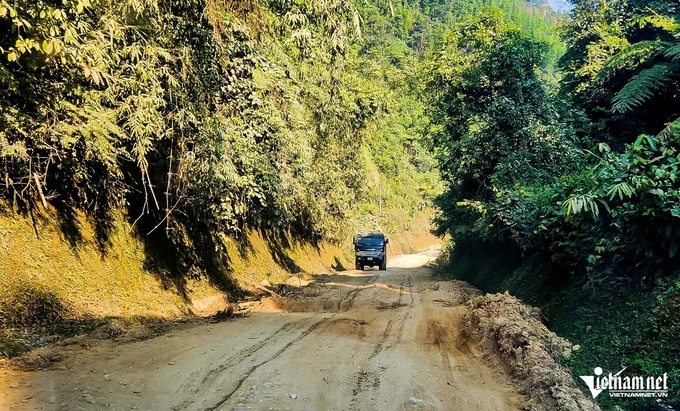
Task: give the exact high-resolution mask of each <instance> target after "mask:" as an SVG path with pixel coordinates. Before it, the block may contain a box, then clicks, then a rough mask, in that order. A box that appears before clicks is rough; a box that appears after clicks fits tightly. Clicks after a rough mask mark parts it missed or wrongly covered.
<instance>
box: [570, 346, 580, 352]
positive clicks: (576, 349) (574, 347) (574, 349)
mask: <svg viewBox="0 0 680 411" xmlns="http://www.w3.org/2000/svg"><path fill="white" fill-rule="evenodd" d="M580 349H581V346H580V345H578V344H574V345H573V346H572V347H571V350H572V351H578V350H580Z"/></svg>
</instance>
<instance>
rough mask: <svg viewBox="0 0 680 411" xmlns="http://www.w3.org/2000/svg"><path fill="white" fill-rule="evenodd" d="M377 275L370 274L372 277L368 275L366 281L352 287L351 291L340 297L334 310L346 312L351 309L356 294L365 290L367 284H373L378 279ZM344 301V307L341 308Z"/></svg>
mask: <svg viewBox="0 0 680 411" xmlns="http://www.w3.org/2000/svg"><path fill="white" fill-rule="evenodd" d="M378 277H379V276H378V275H374V276H372V277H369V278H368V280H366V282H364V283H363V284H362V285H360V286H357V287H356V288H355V289H353V290H352V291H350V292H349V293H347V294H346V295H345V297H344V298H342V299H341V300H340V301H339V302H338V308H337V309H336V312H346V311H349V310H351V309H352V305H353V304H354V299H355V298H357V295H358V294H359V293H360V292H361V291H363V290H365V289H366V288H368V286H370V285H372V284H374V283H375V282H376V280H377V279H378ZM345 303H346V307H345V308H344V309H343V304H345Z"/></svg>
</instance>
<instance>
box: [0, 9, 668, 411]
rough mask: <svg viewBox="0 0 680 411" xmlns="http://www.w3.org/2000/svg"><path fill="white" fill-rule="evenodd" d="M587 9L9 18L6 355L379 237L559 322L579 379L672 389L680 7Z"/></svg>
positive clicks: (5, 31)
mask: <svg viewBox="0 0 680 411" xmlns="http://www.w3.org/2000/svg"><path fill="white" fill-rule="evenodd" d="M568 6H569V7H566V8H568V9H569V13H568V14H567V13H563V11H564V9H565V3H564V2H555V1H543V0H540V1H525V0H418V1H416V0H361V1H359V0H356V1H352V0H309V1H307V0H244V1H236V0H124V1H112V0H96V1H95V0H66V1H63V2H49V1H45V2H43V1H40V2H35V1H30V0H16V1H10V0H0V87H1V88H2V91H3V93H2V94H1V95H0V172H1V173H2V175H1V176H0V213H2V214H1V215H0V248H3V249H4V250H5V251H6V253H5V254H6V256H4V257H0V275H1V277H0V355H1V356H4V357H7V356H16V355H19V354H21V353H22V352H24V351H25V350H27V349H29V348H31V347H35V346H41V345H44V344H46V343H49V342H50V341H52V340H54V339H57V338H60V337H59V336H64V335H71V334H77V333H80V332H84V331H88V332H93V331H94V332H100V333H109V334H112V335H113V334H117V333H121V332H124V331H123V329H124V328H126V327H127V328H130V327H132V328H134V327H136V326H137V325H140V324H141V325H146V324H152V325H151V327H154V326H155V325H154V324H155V322H156V321H160V322H163V321H169V320H173V321H174V320H176V319H178V318H184V317H186V316H196V315H201V314H202V313H208V312H214V311H215V310H220V309H225V308H227V307H228V305H229V304H233V303H234V302H236V301H238V300H243V299H258V298H261V297H262V295H265V294H266V295H270V294H271V293H275V291H273V290H272V289H269V288H267V287H269V286H272V284H274V288H276V287H279V286H280V287H284V288H285V287H287V286H286V285H285V284H286V283H287V282H288V281H290V280H291V278H292V279H297V280H298V282H299V284H298V286H302V282H301V281H300V279H301V277H303V276H306V275H307V276H312V275H314V274H316V275H319V274H322V273H327V272H332V273H336V274H337V272H340V271H342V270H345V269H346V268H351V267H352V266H353V264H352V263H353V261H352V260H353V258H354V256H353V253H352V246H351V239H352V236H353V235H354V234H355V233H356V232H357V231H359V230H381V231H383V232H385V233H386V235H387V236H388V237H389V238H390V240H391V242H390V249H389V250H390V253H392V254H398V253H401V252H411V251H415V250H418V248H420V247H425V246H429V245H431V244H434V243H435V242H437V241H444V242H445V243H446V245H445V247H444V252H443V254H442V256H441V257H440V258H439V262H440V264H441V266H442V268H443V270H444V271H448V273H449V274H450V275H451V276H455V277H457V278H462V279H464V280H466V281H469V282H470V283H472V284H473V285H475V286H477V287H479V288H480V289H482V291H484V292H491V293H496V292H499V293H502V292H505V291H507V292H509V293H510V294H512V295H514V296H517V297H519V298H521V299H522V300H524V301H525V302H526V303H529V304H532V305H534V306H536V307H538V308H539V309H540V310H541V314H540V315H538V314H537V311H532V309H526V310H525V309H519V311H521V312H523V313H524V314H526V315H527V316H530V317H532V316H533V317H536V318H538V317H540V318H543V319H544V320H545V322H546V323H547V324H548V326H549V327H550V328H551V329H552V330H554V331H556V332H558V333H559V334H560V335H562V336H563V337H567V338H569V339H570V340H571V341H572V342H574V343H576V346H577V347H579V348H580V349H578V348H577V349H575V350H573V351H568V352H566V351H565V352H557V351H555V352H551V353H549V356H550V361H553V362H554V361H561V362H562V365H564V366H567V367H569V368H570V369H571V371H572V375H574V376H579V375H585V376H589V375H591V374H592V373H593V372H594V370H595V367H601V368H602V369H604V370H607V371H608V372H609V371H611V372H617V371H619V370H620V369H621V368H623V367H625V369H626V370H627V371H626V372H625V374H623V375H624V376H629V377H630V376H636V375H645V376H647V375H652V376H655V375H664V376H667V377H669V378H670V379H671V380H677V379H678V378H680V363H679V362H678V361H679V360H678V359H679V358H680V355H678V354H679V353H680V351H679V349H680V348H679V347H678V341H680V338H678V335H679V332H680V324H679V323H678V321H677V314H678V312H679V311H678V310H679V307H680V271H678V266H679V264H678V262H679V259H680V254H679V253H678V247H679V244H680V241H679V240H678V238H680V225H679V224H678V218H680V187H679V186H678V185H679V184H680V183H679V181H680V180H679V179H678V178H677V175H678V173H679V170H678V167H679V166H678V164H680V163H679V161H680V145H679V143H678V142H679V141H680V131H679V128H678V127H679V126H678V121H680V111H679V109H678V107H680V104H678V103H679V101H678V100H679V99H680V97H679V96H678V93H677V90H678V87H679V86H680V65H679V64H680V44H679V43H678V42H679V40H678V39H679V38H680V28H679V27H680V6H679V5H678V2H677V0H654V1H651V2H650V1H643V0H611V1H607V2H600V1H594V0H573V1H570V2H569V5H568ZM432 233H434V234H436V235H438V236H439V237H440V238H441V239H442V240H437V239H435V238H434V236H433V234H432ZM404 268H409V267H404ZM425 272H429V271H427V270H425V271H423V273H425ZM428 275H429V274H428ZM378 277H379V276H376V277H375V278H378ZM310 278H312V277H310ZM313 278H317V277H313ZM319 278H325V277H319ZM371 278H372V277H371ZM403 278H404V279H408V278H409V277H408V275H404V277H403ZM404 281H406V280H404ZM386 283H389V284H391V283H390V282H389V281H386ZM426 283H428V282H427V281H426V280H424V279H423V284H426ZM262 284H265V285H262ZM428 284H429V283H428ZM364 285H366V286H367V287H368V286H370V284H364ZM392 285H394V284H391V285H390V287H391V286H392ZM351 286H357V284H351ZM428 286H429V285H428ZM263 287H264V290H263ZM361 287H363V286H361ZM404 287H405V285H404V284H401V290H400V291H398V293H399V295H400V296H401V295H402V293H403V289H404ZM437 287H439V285H437ZM388 288H389V287H388ZM312 289H313V286H312ZM360 289H361V290H363V289H364V288H357V290H360ZM392 291H394V292H397V291H396V288H395V289H394V290H392ZM419 291H423V290H419ZM435 291H436V290H435ZM358 292H359V291H356V293H358ZM262 293H264V294H262ZM356 293H355V294H353V295H354V296H356ZM350 294H351V293H350ZM350 294H348V295H350ZM342 298H345V297H342ZM352 298H353V297H352ZM488 298H492V299H494V298H497V297H493V296H492V297H488ZM498 298H501V299H503V300H504V301H505V297H498ZM508 300H511V299H510V298H508ZM343 301H344V300H343ZM400 301H401V300H400ZM512 301H513V304H514V302H515V301H516V300H514V299H512ZM517 303H518V304H519V302H517ZM341 304H342V303H340V305H341ZM480 304H481V303H480ZM492 305H493V304H491V305H490V306H489V307H491V306H492ZM489 307H486V308H485V309H482V311H484V310H486V309H488V310H490V309H492V308H493V307H491V308H489ZM340 308H341V307H340V306H338V311H339V310H340ZM350 308H351V307H350ZM374 308H375V307H374ZM396 308H398V307H396ZM449 308H451V307H449ZM375 309H380V308H375ZM602 312H607V313H609V314H607V315H602ZM225 313H226V311H225ZM373 314H375V313H372V315H373ZM459 314H460V313H459ZM477 314H479V315H480V318H486V317H485V315H483V313H477ZM487 314H488V315H486V316H487V317H488V316H491V314H489V313H488V312H487ZM533 317H532V318H533ZM461 318H462V317H461ZM536 318H534V319H536ZM352 321H354V320H352ZM405 321H406V320H404V322H405ZM488 322H489V324H488V325H489V327H491V326H497V325H499V324H495V323H494V321H488ZM357 324H360V323H358V322H357ZM360 325H361V324H360ZM413 326H414V327H419V326H422V324H419V323H414V324H413ZM455 326H456V327H457V325H455ZM386 327H391V325H389V323H388V325H386ZM501 328H502V327H501ZM313 330H314V329H313V328H312V329H310V331H309V332H312V331H313ZM388 331H390V330H388V329H387V328H386V331H385V335H386V336H387V335H389V332H388ZM430 331H432V330H430ZM519 334H520V335H521V333H519ZM305 335H307V334H305ZM376 335H377V334H376ZM603 336H605V337H603ZM303 337H304V336H303ZM497 337H498V335H496V336H495V337H494V338H497ZM301 338H302V337H301ZM513 338H514V337H513ZM377 344H378V345H379V346H382V345H381V344H382V343H380V339H379V338H378V342H377ZM490 347H493V345H491V346H490ZM286 348H287V346H286V347H284V350H285V349H286ZM456 349H457V348H456ZM550 350H552V349H548V351H550ZM369 351H370V350H369ZM522 353H523V354H526V355H530V354H531V353H530V352H529V353H527V352H524V351H522ZM522 353H520V354H522ZM543 354H544V353H543V352H542V351H541V353H539V356H540V355H543ZM368 355H369V357H370V353H369V354H368ZM504 355H506V357H507V355H508V354H507V353H505V354H504ZM518 355H519V354H518ZM492 357H493V355H492ZM373 358H374V357H370V359H373ZM546 358H547V357H546ZM520 362H521V361H520ZM258 367H259V366H258ZM256 368H257V367H256ZM567 374H568V373H565V374H560V375H561V376H562V377H564V378H568V375H567ZM525 377H526V375H525ZM593 378H594V377H593ZM584 381H585V380H584ZM575 382H576V383H578V384H580V385H579V387H580V388H581V389H582V390H584V392H586V393H587V391H585V390H586V386H585V385H583V384H582V381H580V380H575ZM237 389H238V387H237ZM359 391H361V390H359ZM597 401H598V403H599V404H601V405H602V406H603V407H605V409H624V410H636V409H641V410H642V409H649V407H651V406H652V405H654V406H660V407H666V406H669V407H675V406H680V403H678V398H677V397H668V398H667V399H666V397H664V399H660V401H654V399H650V398H646V399H645V398H637V399H625V398H623V399H622V398H614V397H612V396H602V397H599V398H598V400H597ZM417 404H418V403H417V402H416V405H417ZM588 404H590V403H588ZM588 406H590V405H588Z"/></svg>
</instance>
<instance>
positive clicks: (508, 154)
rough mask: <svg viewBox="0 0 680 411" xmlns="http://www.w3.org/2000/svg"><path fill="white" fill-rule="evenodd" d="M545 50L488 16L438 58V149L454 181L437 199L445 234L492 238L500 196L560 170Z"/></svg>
mask: <svg viewBox="0 0 680 411" xmlns="http://www.w3.org/2000/svg"><path fill="white" fill-rule="evenodd" d="M545 51H546V47H545V45H543V44H542V43H539V42H537V41H535V40H532V39H531V38H530V37H527V36H525V35H524V34H522V33H521V32H520V31H519V30H518V29H516V28H514V27H512V26H508V25H506V24H505V23H503V20H502V14H501V13H500V12H489V13H486V14H484V15H482V16H480V17H478V18H476V19H474V20H472V21H470V22H469V23H467V24H465V25H462V26H461V27H459V28H458V30H457V31H456V33H453V32H451V33H449V34H448V37H447V43H446V46H445V47H444V48H443V50H442V51H441V52H440V53H438V54H436V55H434V56H433V57H432V60H431V63H430V70H429V75H428V89H429V90H430V99H431V101H432V103H431V106H432V114H431V116H432V118H433V120H434V121H435V122H436V124H437V126H436V127H434V128H433V130H432V143H431V144H432V147H433V149H434V151H435V153H436V156H437V159H438V161H439V165H440V169H441V171H442V176H443V178H444V180H445V182H446V183H447V192H446V193H445V194H443V195H442V196H441V197H440V198H439V199H438V200H437V204H438V205H439V206H440V208H442V210H443V213H442V215H441V218H440V220H439V222H438V223H439V232H440V233H444V232H446V231H449V232H450V233H451V234H454V237H458V236H463V237H464V236H467V235H470V234H471V235H482V236H486V235H489V234H491V233H493V232H494V230H490V227H492V226H493V224H495V221H494V219H493V213H489V212H488V210H492V209H493V208H494V207H495V204H496V202H497V197H496V193H497V192H498V190H499V189H501V188H502V187H505V186H508V185H509V186H512V185H513V184H514V182H515V181H517V180H522V179H526V180H532V179H536V178H540V177H539V176H540V175H542V174H543V173H545V172H547V170H549V169H551V167H554V166H556V165H557V163H558V160H559V159H558V158H557V156H555V152H557V150H558V149H559V147H560V146H561V145H562V143H561V142H560V141H559V140H558V139H557V138H556V137H557V133H556V131H555V130H553V129H551V124H552V122H553V117H552V113H551V109H550V102H549V101H548V98H547V96H546V94H545V91H544V88H543V84H542V82H541V80H540V78H539V75H538V70H539V69H540V67H541V66H542V64H543V62H544V57H545ZM567 152H568V150H567ZM462 222H465V223H464V224H461V223H462ZM452 231H455V233H454V232H452Z"/></svg>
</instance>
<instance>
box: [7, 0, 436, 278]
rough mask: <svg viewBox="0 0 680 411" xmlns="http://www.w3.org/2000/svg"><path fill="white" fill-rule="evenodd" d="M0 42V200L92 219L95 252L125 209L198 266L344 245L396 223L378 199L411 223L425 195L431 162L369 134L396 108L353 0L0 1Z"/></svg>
mask: <svg viewBox="0 0 680 411" xmlns="http://www.w3.org/2000/svg"><path fill="white" fill-rule="evenodd" d="M0 33H2V34H0V52H1V53H2V59H1V60H2V61H1V63H0V82H2V87H3V90H5V92H3V94H2V97H1V98H0V116H1V117H2V128H1V129H0V159H1V162H2V169H3V178H2V181H1V182H0V194H2V196H3V197H4V199H5V200H6V203H7V204H11V205H13V206H14V207H15V209H17V210H19V211H22V210H23V211H25V212H28V213H33V212H36V211H37V210H39V209H40V208H42V207H41V203H42V206H45V207H48V206H49V205H51V206H54V207H56V208H57V210H59V213H60V216H61V218H64V220H65V221H66V222H65V224H64V225H65V226H69V223H68V220H69V218H70V217H72V216H73V212H74V210H81V211H83V212H85V213H87V215H88V216H89V217H90V218H91V220H92V221H93V222H94V224H96V226H97V227H98V232H99V234H100V236H99V237H100V240H101V243H102V249H103V250H105V248H106V246H107V234H108V230H109V229H110V227H109V226H107V223H108V222H109V221H110V215H111V213H113V212H114V211H115V210H118V209H124V210H125V211H126V212H127V213H128V215H129V216H130V219H131V220H132V221H134V222H135V224H136V226H137V227H139V228H140V230H139V231H140V233H141V234H142V235H147V233H150V232H154V230H155V232H154V233H153V234H154V235H156V236H157V237H167V239H168V240H169V241H170V243H171V244H172V247H174V248H177V249H178V250H182V253H181V255H182V259H183V260H184V261H181V263H182V265H184V266H186V267H187V269H188V271H195V270H193V269H192V267H193V268H198V269H199V271H200V270H201V269H202V268H203V266H204V260H205V256H203V255H201V253H202V252H203V250H206V249H215V248H216V247H217V249H219V248H220V246H219V243H220V240H219V239H220V238H221V236H236V237H238V236H240V235H241V234H242V233H244V232H245V231H246V230H247V229H248V228H255V229H263V230H274V231H288V232H292V233H294V235H296V236H299V237H300V238H306V239H309V240H311V241H319V240H328V241H341V240H344V239H345V238H347V237H348V234H349V232H350V230H352V229H354V228H355V227H357V226H358V225H362V224H366V225H368V224H372V223H375V224H378V225H380V224H381V223H383V222H389V221H392V220H393V219H389V220H388V219H384V218H382V217H381V216H379V212H378V211H379V210H378V206H377V204H378V202H379V201H378V195H379V191H383V192H384V193H383V195H384V197H385V200H386V201H385V202H384V203H385V209H386V210H385V212H386V214H390V213H391V214H395V215H396V216H397V217H399V220H402V221H406V222H407V223H408V221H409V219H412V218H414V216H416V215H418V213H421V212H422V210H423V209H424V208H426V205H427V201H426V196H427V195H428V193H430V192H436V186H437V181H436V173H435V172H434V168H433V163H432V161H429V160H428V154H427V153H426V152H421V153H419V155H418V157H417V158H418V161H416V157H415V156H414V157H412V156H410V155H409V154H408V145H409V144H410V145H414V144H416V143H414V142H411V143H409V142H408V141H407V139H406V138H405V137H404V136H403V135H402V134H400V133H398V132H399V130H397V131H395V132H394V133H393V134H394V135H393V136H391V137H390V139H389V141H384V139H382V136H377V135H374V131H375V130H382V129H383V127H382V124H383V122H384V121H385V120H384V119H385V117H386V116H388V114H386V113H387V109H386V107H387V106H388V105H389V103H391V102H392V101H394V100H396V98H394V97H393V96H392V95H391V89H390V88H389V85H388V84H387V85H386V84H383V83H380V82H378V81H377V80H376V81H372V80H370V79H367V78H364V77H362V76H363V75H362V73H360V72H359V71H358V70H357V67H360V66H361V65H362V60H361V59H360V58H359V57H357V55H356V54H357V46H353V44H358V43H357V42H358V41H360V39H361V34H362V27H361V18H360V16H359V14H358V12H357V10H356V9H355V8H354V7H353V5H352V4H351V3H350V2H348V1H340V0H338V1H335V0H329V1H318V2H302V1H298V2H291V1H266V2H264V1H263V2H258V1H255V0H253V1H246V2H244V1H219V0H215V1H212V0H211V1H163V0H161V1H156V0H151V1H145V0H144V1H143V0H130V1H122V2H117V1H116V2H114V1H106V0H105V1H87V0H82V1H80V0H79V1H76V0H74V1H67V2H63V3H62V2H49V1H45V2H33V1H18V2H10V1H5V0H3V1H2V2H1V3H0ZM367 73H368V71H367ZM381 81H382V80H381ZM390 98H391V99H392V100H391V101H389V99H390ZM411 137H412V139H413V136H411ZM373 158H375V161H374V160H373ZM416 163H418V164H419V165H418V169H416V165H415V164H416ZM375 165H377V166H378V167H377V169H376V167H375ZM381 181H382V182H383V183H385V182H387V185H386V187H382V186H383V185H385V184H381ZM379 187H380V188H379ZM399 187H401V191H400V192H397V191H395V190H397V188H399ZM412 187H420V188H421V189H422V190H420V191H419V190H417V189H415V188H414V189H412ZM48 203H49V204H48ZM70 226H73V224H70ZM369 227H370V228H373V227H372V226H370V225H369ZM163 232H164V233H165V236H162V235H161V236H158V233H163ZM72 237H75V238H76V239H77V235H75V236H72ZM163 241H165V240H163Z"/></svg>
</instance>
